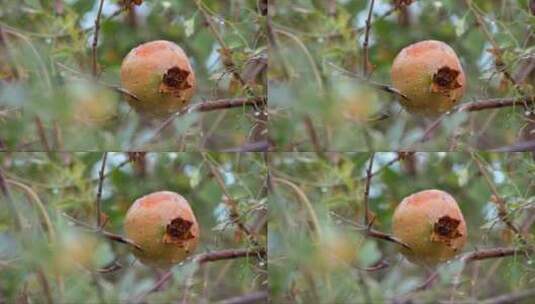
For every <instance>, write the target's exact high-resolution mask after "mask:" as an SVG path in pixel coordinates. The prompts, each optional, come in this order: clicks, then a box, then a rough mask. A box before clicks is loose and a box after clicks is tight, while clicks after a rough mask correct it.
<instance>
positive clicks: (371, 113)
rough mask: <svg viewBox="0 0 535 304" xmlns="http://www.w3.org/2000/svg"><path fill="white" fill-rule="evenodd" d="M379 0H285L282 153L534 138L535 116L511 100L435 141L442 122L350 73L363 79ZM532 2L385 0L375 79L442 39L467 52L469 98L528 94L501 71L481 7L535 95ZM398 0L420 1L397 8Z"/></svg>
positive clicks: (275, 91) (276, 54) (279, 118)
mask: <svg viewBox="0 0 535 304" xmlns="http://www.w3.org/2000/svg"><path fill="white" fill-rule="evenodd" d="M370 2H371V1H363V0H346V1H315V0H297V1H288V0H279V1H277V2H276V5H273V6H272V7H270V15H272V22H271V24H270V28H269V30H270V32H271V33H272V39H271V41H270V43H271V45H272V47H271V49H270V51H271V53H270V55H271V56H270V64H269V89H270V90H269V101H270V102H269V105H270V112H271V117H270V118H271V120H270V121H271V123H270V126H271V127H270V136H271V137H272V138H273V140H274V142H276V143H277V149H278V150H279V151H314V150H329V151H395V150H403V149H405V150H406V149H412V150H414V151H446V150H459V151H465V150H467V149H493V148H498V147H502V146H508V145H512V144H514V143H517V142H519V141H520V142H521V141H524V140H526V137H527V139H532V137H530V136H528V135H526V134H525V133H526V132H528V133H529V130H532V126H531V122H532V121H533V115H531V114H530V113H529V112H528V113H527V114H530V115H526V113H525V111H524V110H522V108H521V107H508V108H504V109H499V110H485V111H479V112H471V113H458V114H455V115H452V116H449V117H447V118H446V119H445V120H444V121H442V123H441V124H440V125H439V127H438V128H437V130H436V131H435V132H433V133H432V134H431V135H432V136H431V139H430V140H428V141H427V142H425V143H419V140H420V139H421V138H422V135H423V133H424V130H426V128H427V127H428V126H429V125H430V124H431V122H432V121H434V120H435V119H424V118H421V117H417V116H414V115H411V114H408V113H407V112H405V111H404V110H403V109H401V107H400V106H399V104H398V103H397V101H396V100H395V98H394V96H392V95H390V94H388V93H385V92H383V91H381V90H376V89H375V88H371V87H369V86H367V85H366V82H365V81H362V79H358V78H354V77H348V76H346V75H345V74H344V73H343V72H341V70H346V71H349V72H351V73H353V74H356V75H357V76H358V77H361V78H362V76H361V75H362V71H363V61H364V59H363V58H364V50H363V46H362V45H363V42H364V36H365V21H366V18H367V15H368V10H369V5H370ZM528 2H529V1H528V0H518V1H516V0H514V1H509V0H504V1H486V0H477V1H462V0H443V1H418V0H416V1H385V0H378V1H375V6H374V10H373V15H372V16H373V17H372V26H371V30H370V38H369V39H370V42H369V43H370V45H369V62H370V64H371V66H370V70H371V71H372V73H371V80H372V81H374V82H378V83H380V84H385V85H388V84H390V83H391V80H390V69H391V65H392V62H393V60H394V58H395V56H396V55H397V53H398V52H399V51H400V50H401V49H402V48H404V47H406V46H408V45H409V44H412V43H415V42H417V41H421V40H428V39H435V40H441V41H444V42H446V43H447V44H449V45H450V46H451V47H452V48H453V49H454V50H455V51H456V53H457V54H458V56H459V57H460V60H461V63H462V65H463V68H464V70H465V73H466V74H467V81H468V84H467V86H468V87H467V92H466V93H465V96H464V97H463V99H462V101H461V102H464V103H465V102H471V101H476V100H486V99H489V98H500V97H519V96H521V95H519V93H518V92H517V90H515V88H514V87H513V85H511V84H510V83H509V82H508V81H507V80H506V79H505V78H504V76H503V73H500V72H498V68H497V67H496V65H495V57H494V56H493V54H492V51H493V46H492V44H491V43H490V42H489V38H488V37H487V36H486V35H485V34H484V33H483V29H482V27H481V26H478V25H477V22H476V18H475V16H476V13H477V15H478V16H480V17H481V18H482V20H483V21H484V23H485V25H486V27H487V28H488V29H489V31H490V33H491V38H492V39H493V40H495V41H496V43H497V45H498V46H499V48H500V50H501V53H502V55H501V57H502V59H503V68H504V69H505V70H506V71H508V72H509V73H510V74H511V75H512V76H513V78H514V79H515V81H516V82H517V83H518V84H519V85H520V88H521V89H522V90H523V91H524V93H525V94H526V95H531V96H533V95H534V86H533V84H534V83H535V82H534V79H535V78H534V73H533V70H535V68H534V66H535V64H534V63H533V62H534V59H533V58H534V52H535V48H534V47H535V40H534V37H533V29H534V25H535V16H533V15H532V14H531V13H530V10H529V8H528ZM396 3H398V4H399V3H409V4H410V5H402V6H401V8H400V9H396V8H395V4H396ZM468 3H472V4H471V7H472V8H473V9H470V8H469V6H468ZM501 68H502V67H500V69H501ZM359 75H360V76H359ZM385 116H388V117H387V118H385ZM381 117H382V118H383V119H380V118H381ZM523 133H524V134H523ZM311 134H315V137H316V138H317V140H316V141H317V143H314V140H313V137H314V136H313V135H311Z"/></svg>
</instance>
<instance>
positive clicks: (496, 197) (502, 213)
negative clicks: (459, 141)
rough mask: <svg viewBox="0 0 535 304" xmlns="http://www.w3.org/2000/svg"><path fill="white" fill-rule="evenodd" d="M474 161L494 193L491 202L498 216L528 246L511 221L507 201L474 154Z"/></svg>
mask: <svg viewBox="0 0 535 304" xmlns="http://www.w3.org/2000/svg"><path fill="white" fill-rule="evenodd" d="M472 159H473V160H474V161H475V162H476V164H477V166H478V168H479V172H481V174H482V175H483V176H484V177H485V181H486V182H487V185H488V186H489V188H490V190H491V192H492V197H491V201H493V202H494V203H495V204H496V206H497V209H498V216H499V217H500V220H501V221H502V222H504V223H505V225H506V226H507V227H508V228H509V229H510V230H511V231H513V232H514V233H515V234H516V235H517V237H518V238H519V239H520V241H522V243H523V244H526V242H527V241H526V239H525V238H524V236H523V235H522V234H521V233H520V230H519V229H518V228H517V227H516V226H515V224H514V223H513V222H512V221H511V219H510V217H509V214H508V211H507V203H506V202H505V199H504V198H503V197H502V196H501V195H500V194H499V193H498V189H497V188H496V185H494V183H493V182H492V179H491V177H490V176H489V173H488V171H487V169H486V168H485V166H484V165H483V164H482V162H481V160H480V159H479V158H478V156H477V155H474V154H472Z"/></svg>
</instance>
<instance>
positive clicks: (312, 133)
mask: <svg viewBox="0 0 535 304" xmlns="http://www.w3.org/2000/svg"><path fill="white" fill-rule="evenodd" d="M303 120H304V122H305V127H306V129H307V132H308V136H309V137H310V140H311V141H312V146H313V147H314V152H316V154H317V155H318V156H319V157H320V158H321V159H325V154H324V152H323V151H324V150H325V149H323V148H322V146H321V143H320V141H319V138H318V133H317V132H316V128H314V123H313V122H312V118H310V115H305V117H304V118H303Z"/></svg>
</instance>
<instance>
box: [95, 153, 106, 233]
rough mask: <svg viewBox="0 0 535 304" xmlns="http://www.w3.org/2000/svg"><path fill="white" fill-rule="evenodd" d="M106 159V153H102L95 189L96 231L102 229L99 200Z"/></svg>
mask: <svg viewBox="0 0 535 304" xmlns="http://www.w3.org/2000/svg"><path fill="white" fill-rule="evenodd" d="M107 158H108V152H104V154H103V155H102V164H101V166H100V171H99V173H98V176H99V180H98V189H97V199H96V201H95V204H96V209H97V210H96V213H97V214H96V216H97V229H98V230H101V229H102V212H101V198H102V184H103V183H104V169H105V168H106V159H107Z"/></svg>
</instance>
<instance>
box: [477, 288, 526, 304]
mask: <svg viewBox="0 0 535 304" xmlns="http://www.w3.org/2000/svg"><path fill="white" fill-rule="evenodd" d="M534 297H535V288H532V289H527V290H521V291H517V292H513V293H508V294H504V295H501V296H497V297H494V298H489V299H485V300H481V302H479V303H480V304H514V303H520V301H522V300H525V299H529V298H531V299H532V300H533V298H534Z"/></svg>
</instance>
